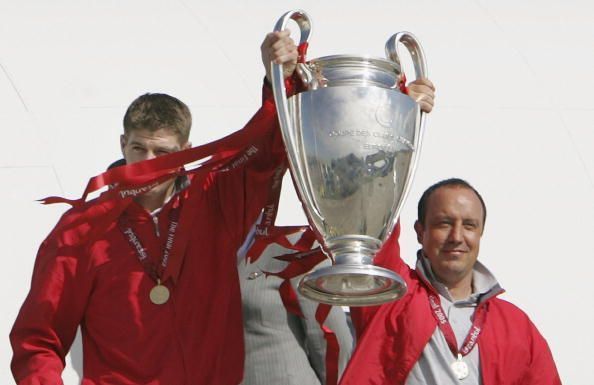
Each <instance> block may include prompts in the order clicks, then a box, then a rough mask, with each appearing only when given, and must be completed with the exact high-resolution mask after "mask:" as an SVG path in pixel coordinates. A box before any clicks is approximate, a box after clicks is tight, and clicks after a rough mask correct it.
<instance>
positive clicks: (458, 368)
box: [450, 354, 470, 380]
mask: <svg viewBox="0 0 594 385" xmlns="http://www.w3.org/2000/svg"><path fill="white" fill-rule="evenodd" d="M450 368H452V372H454V375H455V376H456V378H457V379H459V380H463V379H465V378H466V377H468V375H469V374H470V371H469V370H468V364H467V363H466V362H464V361H462V355H461V354H458V359H457V360H456V361H454V362H452V364H451V365H450Z"/></svg>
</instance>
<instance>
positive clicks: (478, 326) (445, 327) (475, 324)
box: [429, 293, 487, 357]
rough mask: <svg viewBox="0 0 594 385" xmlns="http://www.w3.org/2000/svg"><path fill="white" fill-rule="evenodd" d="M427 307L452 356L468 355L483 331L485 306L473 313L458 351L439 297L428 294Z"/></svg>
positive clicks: (452, 331)
mask: <svg viewBox="0 0 594 385" xmlns="http://www.w3.org/2000/svg"><path fill="white" fill-rule="evenodd" d="M429 306H430V307H431V312H432V314H433V317H435V320H436V321H437V325H438V326H439V329H440V330H441V332H442V333H443V335H444V337H445V339H446V342H447V343H448V346H449V347H450V350H451V351H452V353H453V354H454V356H455V357H458V355H459V354H460V355H462V356H466V355H467V354H468V353H470V352H471V351H472V349H473V348H474V346H475V345H476V343H477V341H478V337H479V335H480V333H481V331H482V329H483V325H484V324H485V319H486V315H487V312H486V311H485V310H486V309H485V305H479V306H478V307H477V308H476V311H475V312H474V315H473V319H472V326H471V327H470V330H469V331H468V334H467V335H466V338H465V339H464V343H462V347H461V348H460V350H458V344H457V342H456V335H455V334H454V330H453V329H452V325H451V324H450V321H449V320H448V317H447V316H446V314H445V311H444V310H443V308H442V307H441V300H440V299H439V295H436V294H434V293H429Z"/></svg>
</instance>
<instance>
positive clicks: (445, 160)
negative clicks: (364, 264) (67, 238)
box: [0, 0, 594, 385]
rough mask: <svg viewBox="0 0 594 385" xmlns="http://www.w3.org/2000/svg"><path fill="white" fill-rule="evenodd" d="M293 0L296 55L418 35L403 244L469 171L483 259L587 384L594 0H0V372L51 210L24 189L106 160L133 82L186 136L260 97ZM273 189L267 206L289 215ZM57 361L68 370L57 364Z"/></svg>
mask: <svg viewBox="0 0 594 385" xmlns="http://www.w3.org/2000/svg"><path fill="white" fill-rule="evenodd" d="M292 8H301V9H304V10H306V11H308V12H309V14H310V15H311V17H312V19H313V22H314V33H313V36H312V39H311V44H310V49H309V57H310V58H314V57H319V56H325V55H330V54H345V53H356V54H364V53H368V54H372V55H375V56H382V55H383V44H384V42H385V40H386V39H387V38H388V37H389V36H390V35H391V34H393V33H394V32H397V31H400V30H409V31H411V32H413V33H415V34H416V35H417V37H418V38H419V39H420V40H421V42H422V44H423V46H424V48H425V52H426V54H427V58H428V62H429V71H430V77H431V79H432V80H433V81H434V83H435V84H436V85H437V87H438V98H437V107H436V109H435V111H434V113H432V114H431V116H430V119H429V122H428V132H427V134H426V136H425V139H426V141H425V145H424V152H423V154H422V159H421V163H420V165H419V168H418V173H417V176H416V178H415V184H414V187H413V189H412V192H411V195H410V197H409V200H408V202H407V204H406V207H405V208H404V211H403V213H402V216H401V219H402V224H403V229H404V230H403V236H402V250H403V255H404V256H405V258H406V259H407V261H410V262H413V261H414V254H415V251H416V242H415V239H414V236H413V230H412V224H413V221H414V218H415V215H416V214H415V207H416V201H417V200H418V198H419V196H420V193H421V192H422V191H423V190H424V189H425V188H426V187H428V186H429V185H430V184H431V183H433V182H435V181H437V180H440V179H443V178H447V177H451V176H459V177H462V178H465V179H467V180H469V181H470V182H471V183H473V184H474V185H475V186H476V187H477V189H478V190H479V191H481V192H482V194H483V196H484V198H485V200H486V202H487V206H488V210H489V218H488V221H487V228H486V234H485V236H484V238H483V248H482V251H481V256H480V258H481V259H482V261H483V262H484V263H486V264H487V265H488V266H489V267H490V268H491V269H492V270H493V271H494V273H495V274H496V275H497V277H498V278H499V280H500V282H501V283H502V285H503V286H504V287H505V288H506V289H507V290H508V293H507V294H505V296H504V297H505V298H506V299H508V300H511V301H512V302H514V303H516V304H518V305H519V306H521V307H522V308H523V309H524V310H525V311H526V312H527V313H528V314H529V315H530V316H531V317H532V319H533V320H534V322H535V323H536V324H537V326H538V327H539V328H540V330H541V332H542V333H543V334H544V335H545V337H546V338H547V339H548V341H549V343H550V346H551V348H552V350H553V354H554V356H555V358H556V361H557V365H558V368H559V370H560V373H561V377H562V379H563V381H564V383H565V384H571V385H580V384H584V385H586V384H591V383H592V378H594V366H593V365H592V363H591V361H592V357H593V354H592V346H594V331H593V330H592V325H593V324H594V302H593V300H592V298H593V296H594V279H592V276H593V273H592V259H593V257H594V251H593V247H592V237H593V233H594V199H593V198H594V151H593V150H594V133H593V130H594V99H593V98H592V89H594V75H592V69H593V68H594V7H593V6H592V5H591V2H589V1H585V0H584V1H578V0H566V1H561V0H539V1H536V0H525V1H511V0H497V1H487V0H456V1H438V0H417V1H414V2H412V1H404V0H391V1H388V0H366V1H352V0H341V1H336V0H327V1H323V2H322V1H278V0H277V1H273V0H260V1H257V2H256V1H250V2H248V1H228V0H218V1H205V0H202V1H199V0H178V1H158V0H142V1H140V0H125V1H124V0H120V1H116V0H111V1H109V0H104V1H91V0H53V1H46V0H37V1H34V0H23V1H18V2H17V1H9V0H0V105H1V107H0V130H1V131H0V133H1V136H0V137H1V138H2V140H3V146H2V151H0V178H1V180H2V189H0V201H1V202H2V203H1V204H2V206H1V208H2V210H1V211H2V213H3V214H4V217H3V220H2V221H1V222H0V245H2V266H3V267H2V278H1V279H0V293H2V294H1V295H2V298H1V301H2V302H1V303H2V304H3V311H2V312H1V313H0V335H1V336H2V337H1V338H2V343H0V383H2V384H8V383H12V377H11V374H10V370H9V362H10V358H11V350H10V346H9V343H8V333H9V330H10V328H11V326H12V323H13V322H14V319H15V317H16V314H17V312H18V309H19V307H20V304H21V303H22V301H23V299H24V297H25V295H26V294H27V291H28V287H29V283H30V276H31V270H32V266H33V262H34V258H35V253H36V250H37V247H38V245H39V243H40V242H41V241H42V239H43V238H44V237H45V235H46V234H47V233H48V232H49V231H50V229H51V228H52V226H53V225H54V224H55V222H56V221H57V219H58V217H59V215H60V214H61V213H62V212H63V211H64V210H65V209H66V207H65V206H64V205H55V206H45V207H44V206H41V205H39V204H38V203H36V202H35V199H38V198H41V197H45V196H48V195H62V196H67V197H78V196H79V195H80V193H81V192H82V190H83V187H84V185H85V184H86V180H87V179H88V178H89V177H90V176H92V175H95V174H97V173H100V172H102V171H103V170H104V168H105V167H106V166H107V165H108V164H109V163H110V162H111V161H113V160H115V159H117V158H118V157H119V145H118V136H119V134H120V133H121V131H122V127H121V119H122V117H123V114H124V111H125V109H126V107H127V106H128V104H129V103H130V102H131V101H132V100H133V99H134V98H135V97H136V96H138V95H140V94H142V93H145V92H148V91H150V92H156V91H160V92H166V93H170V94H172V95H175V96H177V97H179V98H180V99H181V100H184V101H185V102H186V103H188V104H189V105H190V108H191V109H192V111H193V114H194V120H195V123H194V131H193V133H192V137H191V139H192V141H193V142H194V143H195V144H199V143H203V142H206V141H210V140H212V139H215V138H218V137H220V136H222V135H224V134H227V133H230V132H231V131H234V130H236V129H238V128H240V127H241V126H242V125H243V123H245V122H246V121H247V119H248V118H249V117H250V116H251V114H252V113H253V112H254V111H255V110H256V108H257V106H258V104H259V100H260V84H261V78H262V74H263V70H262V68H261V64H260V57H259V55H260V54H259V45H260V42H261V40H262V38H263V36H264V34H265V33H266V32H268V31H269V30H270V29H272V27H273V25H274V23H275V22H276V20H277V19H278V17H279V16H280V15H281V14H282V13H284V12H285V11H287V10H289V9H292ZM410 77H411V76H410V75H409V78H410ZM285 185H286V186H289V185H290V183H285ZM284 193H285V195H283V201H284V202H286V204H285V206H284V207H283V208H282V209H281V213H280V219H281V222H282V223H285V224H286V223H293V224H295V223H301V222H302V221H303V216H302V214H301V213H300V211H299V210H300V209H299V206H298V204H297V203H296V201H295V197H294V193H293V192H291V191H289V190H287V191H284ZM74 350H75V353H79V352H80V346H79V345H75V348H74ZM74 356H75V358H74V361H75V366H76V365H78V366H80V358H79V356H78V355H77V354H74ZM69 364H70V361H69ZM64 377H65V381H66V383H67V384H75V383H78V381H77V376H76V373H75V371H73V370H72V369H71V368H70V367H69V368H68V369H67V370H66V371H65V374H64Z"/></svg>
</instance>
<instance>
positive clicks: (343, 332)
mask: <svg viewBox="0 0 594 385" xmlns="http://www.w3.org/2000/svg"><path fill="white" fill-rule="evenodd" d="M323 265H330V261H329V260H327V259H326V260H324V261H323V262H322V263H321V264H319V265H318V266H317V267H316V268H319V267H322V266H323ZM297 282H298V281H297ZM295 292H296V293H297V298H298V300H299V305H300V307H301V310H302V312H303V316H304V318H302V319H301V323H302V325H303V329H304V334H305V347H306V350H307V353H308V357H309V361H310V363H311V366H312V368H313V369H314V371H315V372H316V375H317V376H318V378H319V379H320V382H321V383H322V384H325V383H326V351H327V346H328V344H327V341H326V339H325V337H324V331H323V330H322V329H321V327H320V325H319V323H318V322H317V320H316V311H317V309H318V305H319V304H318V303H317V302H315V301H312V300H309V299H307V298H305V297H303V296H302V295H301V294H299V292H298V290H297V288H295ZM324 326H326V327H327V328H328V329H330V330H331V331H332V332H333V333H334V335H335V337H336V340H337V342H338V377H339V378H340V376H341V375H342V372H343V371H344V369H345V367H346V365H347V364H348V361H349V359H350V357H351V352H352V349H353V336H352V334H351V331H350V328H349V325H348V322H347V318H346V314H345V313H344V311H343V310H342V309H341V308H340V307H338V306H333V307H332V309H331V310H330V313H329V314H328V317H327V318H326V321H325V322H324Z"/></svg>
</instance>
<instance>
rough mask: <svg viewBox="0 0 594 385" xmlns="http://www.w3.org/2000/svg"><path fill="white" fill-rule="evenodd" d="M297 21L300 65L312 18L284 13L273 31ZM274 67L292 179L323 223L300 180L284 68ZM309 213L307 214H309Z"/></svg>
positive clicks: (274, 88) (296, 12)
mask: <svg viewBox="0 0 594 385" xmlns="http://www.w3.org/2000/svg"><path fill="white" fill-rule="evenodd" d="M291 19H292V20H294V21H295V22H296V23H297V25H298V26H299V29H300V31H301V37H300V39H299V48H298V49H299V59H298V61H299V62H300V63H302V62H304V61H305V50H306V49H307V44H308V41H309V35H310V34H311V29H312V28H311V20H310V18H309V16H308V15H307V14H306V13H305V12H304V11H301V10H293V11H289V12H287V13H285V14H284V15H283V16H282V17H281V18H280V19H279V20H278V21H277V23H276V25H275V26H274V32H278V31H282V30H284V29H285V28H286V27H287V23H288V22H289V20H291ZM270 65H271V66H272V71H271V73H272V91H273V94H274V103H275V104H276V111H277V114H278V120H279V124H280V128H281V134H282V137H283V142H284V143H285V147H286V152H287V158H288V159H289V165H290V166H291V171H292V173H293V174H294V175H293V177H294V178H295V180H296V183H294V185H295V186H297V190H298V191H297V192H298V194H299V196H300V198H301V199H302V201H303V204H304V205H305V206H306V207H308V208H309V209H310V210H309V211H310V213H311V214H312V215H315V216H316V217H317V219H318V220H322V216H321V215H320V213H319V212H318V210H317V208H316V206H315V205H314V203H313V199H312V196H311V194H309V193H308V191H307V187H306V186H304V183H300V182H298V181H303V180H304V170H303V166H302V164H301V162H300V161H299V157H300V154H298V153H297V151H299V145H298V138H297V133H296V132H295V127H294V126H293V122H292V119H291V116H290V113H289V106H288V101H287V100H288V99H287V89H286V87H285V79H284V74H283V66H282V65H281V64H276V63H274V62H270ZM306 213H307V212H306Z"/></svg>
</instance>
